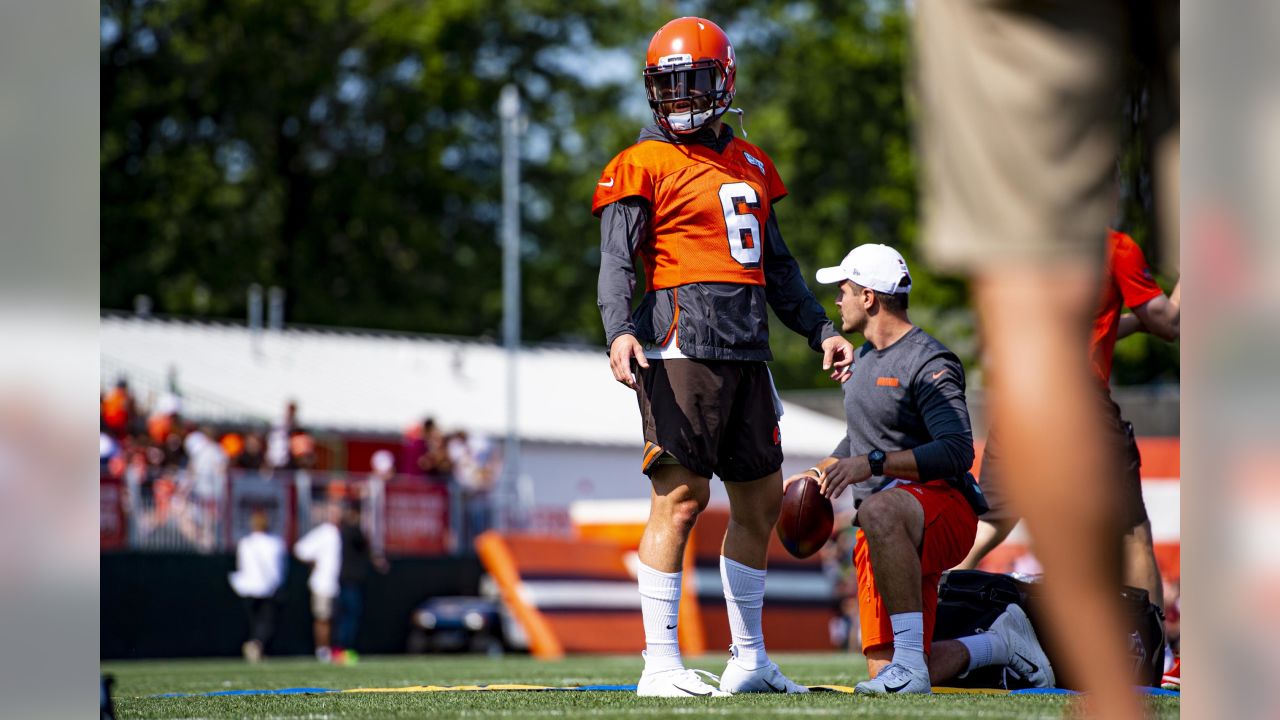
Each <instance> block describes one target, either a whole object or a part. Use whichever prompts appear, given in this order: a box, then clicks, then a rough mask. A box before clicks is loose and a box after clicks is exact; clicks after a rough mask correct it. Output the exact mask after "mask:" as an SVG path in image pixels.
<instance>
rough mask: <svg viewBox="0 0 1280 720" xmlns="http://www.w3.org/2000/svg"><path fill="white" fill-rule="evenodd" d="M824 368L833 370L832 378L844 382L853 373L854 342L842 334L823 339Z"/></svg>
mask: <svg viewBox="0 0 1280 720" xmlns="http://www.w3.org/2000/svg"><path fill="white" fill-rule="evenodd" d="M822 369H823V370H830V371H831V379H832V380H835V381H836V382H844V381H845V380H848V379H849V377H850V376H851V375H853V344H852V343H850V342H849V341H848V340H845V339H844V337H843V336H841V335H832V336H831V337H829V338H827V339H826V340H823V341H822Z"/></svg>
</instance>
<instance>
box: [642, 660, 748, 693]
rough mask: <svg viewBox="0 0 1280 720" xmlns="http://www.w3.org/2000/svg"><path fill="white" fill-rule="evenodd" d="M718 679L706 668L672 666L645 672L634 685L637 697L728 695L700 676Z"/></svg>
mask: <svg viewBox="0 0 1280 720" xmlns="http://www.w3.org/2000/svg"><path fill="white" fill-rule="evenodd" d="M704 675H705V676H706V677H709V678H711V679H712V680H719V679H720V678H717V677H716V676H715V675H713V674H711V673H709V672H707V671H706V670H695V669H693V668H682V667H681V668H673V669H671V670H661V671H659V672H653V673H651V672H645V673H644V674H642V675H641V676H640V682H639V683H638V684H637V685H636V695H637V696H639V697H683V698H687V697H729V693H727V692H725V691H723V690H721V689H720V688H717V687H714V686H712V685H709V684H707V682H706V681H705V680H703V679H702V676H704Z"/></svg>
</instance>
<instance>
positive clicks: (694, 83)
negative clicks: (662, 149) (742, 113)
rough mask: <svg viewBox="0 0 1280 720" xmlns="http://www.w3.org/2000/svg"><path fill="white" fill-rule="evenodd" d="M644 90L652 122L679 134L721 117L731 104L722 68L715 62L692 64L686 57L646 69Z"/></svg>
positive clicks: (731, 98)
mask: <svg viewBox="0 0 1280 720" xmlns="http://www.w3.org/2000/svg"><path fill="white" fill-rule="evenodd" d="M668 60H673V61H674V62H670V63H668V62H666V61H668ZM644 87H645V91H646V93H647V94H648V97H649V107H650V108H651V109H652V110H653V118H654V120H656V121H657V123H658V125H660V126H661V127H662V128H663V129H665V130H667V131H668V132H673V133H677V134H681V135H683V134H687V133H692V132H696V131H698V130H699V129H701V128H702V127H704V126H706V125H707V124H708V123H710V122H711V121H712V120H714V119H715V118H718V117H720V116H721V115H723V114H724V111H725V110H727V109H728V108H729V103H731V102H732V101H733V94H732V93H731V92H730V91H729V90H728V82H727V78H726V76H725V71H724V67H723V66H722V65H721V64H720V63H719V62H717V61H715V60H699V61H697V62H691V61H690V60H689V58H688V56H687V55H686V56H683V57H676V58H663V63H662V64H660V65H659V66H657V67H648V68H645V70H644Z"/></svg>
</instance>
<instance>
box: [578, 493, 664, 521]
mask: <svg viewBox="0 0 1280 720" xmlns="http://www.w3.org/2000/svg"><path fill="white" fill-rule="evenodd" d="M569 519H570V520H571V521H572V522H573V524H574V525H615V524H619V525H620V524H628V525H631V524H634V525H643V524H645V523H646V522H648V521H649V500H648V499H644V500H575V501H574V502H572V503H569Z"/></svg>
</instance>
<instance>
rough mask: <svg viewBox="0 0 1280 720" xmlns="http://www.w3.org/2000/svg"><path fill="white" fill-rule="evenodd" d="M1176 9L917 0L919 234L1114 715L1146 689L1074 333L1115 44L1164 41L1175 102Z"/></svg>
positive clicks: (1020, 501)
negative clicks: (968, 325) (965, 277)
mask: <svg viewBox="0 0 1280 720" xmlns="http://www.w3.org/2000/svg"><path fill="white" fill-rule="evenodd" d="M1139 7H1141V8H1143V9H1146V10H1151V11H1153V17H1146V18H1143V17H1139V16H1138V14H1137V9H1138V8H1139ZM1177 9H1178V8H1177V2H1176V0H1154V1H1153V2H1152V3H1149V4H1133V5H1130V4H1127V3H1113V2H1106V1H1104V0H1070V1H1068V0H1047V1H1035V2H1032V1H1031V0H1011V1H1010V2H1002V3H978V2H947V1H946V0H925V1H924V2H922V3H920V4H919V5H918V6H917V9H916V16H915V35H914V39H913V40H914V46H915V47H914V56H915V60H916V66H915V81H916V90H917V92H918V98H919V100H920V104H919V107H920V112H919V115H918V117H919V120H920V125H919V135H918V140H919V145H920V149H921V151H922V159H923V173H922V179H923V191H924V192H923V197H924V218H923V220H924V236H925V239H926V243H927V249H928V250H929V252H930V259H931V260H932V261H933V262H934V263H935V264H936V265H937V266H938V267H940V268H942V269H946V270H956V271H962V272H966V273H968V274H969V275H970V277H971V278H972V280H973V285H972V287H973V292H974V297H975V300H976V306H977V310H978V315H979V318H980V321H981V324H982V332H983V341H984V344H985V347H986V351H987V361H988V364H989V382H988V387H989V398H990V406H991V415H992V418H993V423H994V424H996V425H997V426H998V427H999V428H1000V432H1001V438H1000V442H1001V447H1002V452H1003V453H1004V456H1005V463H1004V467H1005V472H1006V474H1007V479H1008V487H1009V495H1010V501H1011V502H1012V503H1013V506H1014V507H1015V508H1017V509H1018V510H1019V511H1020V512H1021V514H1022V515H1023V516H1024V517H1025V518H1026V521H1027V527H1028V530H1029V531H1030V533H1031V537H1032V540H1033V542H1034V545H1035V548H1036V553H1037V555H1038V556H1039V558H1040V560H1041V562H1043V564H1044V568H1045V580H1044V582H1045V585H1046V588H1047V590H1048V592H1047V593H1046V608H1045V609H1046V611H1047V613H1048V617H1049V619H1050V620H1051V623H1050V628H1049V630H1050V632H1051V634H1052V635H1053V639H1054V640H1055V641H1056V643H1055V644H1058V645H1060V646H1061V647H1062V648H1063V650H1064V652H1065V662H1066V663H1067V665H1068V666H1069V667H1068V668H1067V669H1069V670H1070V671H1071V675H1073V676H1075V677H1079V678H1081V680H1082V684H1083V686H1084V688H1085V689H1086V690H1088V691H1089V692H1088V693H1087V695H1086V700H1085V701H1086V703H1087V708H1088V709H1089V711H1090V712H1092V713H1095V714H1097V715H1099V716H1104V717H1111V718H1138V717H1141V716H1142V705H1141V701H1140V699H1139V698H1138V696H1137V695H1136V693H1135V692H1134V691H1133V689H1132V685H1133V680H1134V676H1133V672H1134V668H1133V667H1132V663H1129V662H1126V652H1125V651H1126V647H1125V643H1124V638H1125V633H1124V622H1123V619H1122V617H1121V611H1120V606H1119V584H1120V583H1119V579H1120V542H1119V539H1120V535H1121V532H1122V530H1121V527H1120V526H1121V519H1120V518H1119V517H1118V513H1116V512H1114V510H1115V509H1116V505H1117V503H1116V501H1115V497H1114V496H1115V491H1116V487H1115V484H1114V483H1110V482H1108V480H1107V469H1108V464H1107V461H1106V457H1105V451H1104V442H1105V441H1104V437H1103V433H1102V430H1101V427H1100V423H1099V422H1098V418H1099V416H1100V413H1099V412H1098V408H1097V401H1096V397H1097V393H1096V390H1095V382H1094V380H1093V379H1092V378H1091V377H1090V373H1089V369H1088V366H1087V362H1086V361H1085V358H1084V354H1083V353H1081V352H1080V348H1081V347H1083V346H1084V344H1085V342H1087V339H1088V327H1089V318H1090V316H1091V314H1092V311H1093V309H1094V307H1095V306H1096V302H1097V288H1098V279H1099V278H1100V277H1101V264H1102V260H1103V243H1104V241H1105V233H1104V232H1103V228H1105V227H1106V222H1107V220H1108V216H1109V214H1110V212H1111V207H1112V200H1111V188H1112V182H1113V173H1114V168H1115V162H1116V158H1117V157H1118V156H1119V151H1120V142H1119V132H1118V130H1119V127H1118V126H1119V121H1120V117H1121V115H1120V107H1121V102H1120V100H1121V95H1122V90H1123V88H1122V87H1121V85H1122V80H1123V78H1125V77H1126V75H1127V70H1128V68H1127V67H1126V66H1125V62H1126V59H1127V57H1128V55H1129V51H1130V45H1131V44H1132V43H1134V42H1135V41H1138V40H1141V41H1143V42H1145V43H1146V44H1148V45H1149V47H1151V48H1153V50H1152V51H1151V53H1149V54H1157V53H1158V54H1161V57H1155V58H1151V57H1148V58H1144V59H1145V60H1147V61H1151V62H1150V64H1151V68H1152V69H1153V71H1168V72H1166V74H1165V76H1164V80H1165V81H1164V82H1162V83H1153V87H1154V88H1155V89H1157V90H1168V91H1169V92H1164V93H1160V94H1156V93H1153V95H1152V97H1153V100H1154V99H1158V98H1164V99H1166V100H1170V99H1171V100H1172V101H1173V102H1176V89H1177V79H1176V76H1172V68H1175V67H1176V63H1174V62H1172V61H1173V60H1175V59H1176V54H1177V22H1178V17H1177ZM1157 85H1158V87H1156V86H1157ZM1174 112H1175V113H1176V109H1175V110H1174ZM1175 118H1176V115H1175ZM1168 127H1169V126H1166V129H1167V128H1168ZM1171 127H1172V131H1171V132H1166V133H1165V134H1164V135H1163V136H1162V137H1161V138H1160V139H1159V140H1158V147H1157V149H1156V155H1157V170H1158V171H1162V172H1157V180H1158V182H1159V190H1158V192H1159V193H1161V194H1163V195H1164V196H1165V197H1166V198H1169V199H1172V201H1173V202H1172V203H1162V206H1161V210H1162V211H1163V213H1164V216H1165V217H1166V218H1169V219H1170V220H1171V222H1170V221H1166V222H1161V223H1160V225H1161V228H1162V232H1164V233H1165V234H1166V235H1167V236H1168V237H1170V238H1174V237H1176V235H1174V233H1176V230H1177V219H1176V218H1177V212H1176V197H1177V187H1176V172H1177V170H1176V169H1177V133H1176V127H1177V124H1176V119H1175V120H1174V122H1173V124H1172V126H1171ZM1171 179H1172V180H1175V182H1169V181H1168V180H1171ZM1170 205H1173V207H1170ZM1171 211H1172V212H1171Z"/></svg>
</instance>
